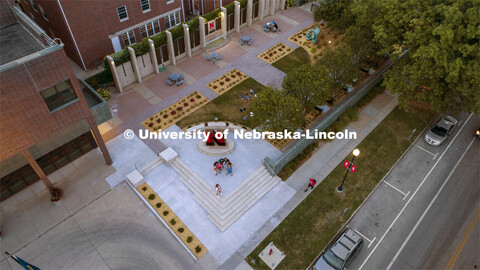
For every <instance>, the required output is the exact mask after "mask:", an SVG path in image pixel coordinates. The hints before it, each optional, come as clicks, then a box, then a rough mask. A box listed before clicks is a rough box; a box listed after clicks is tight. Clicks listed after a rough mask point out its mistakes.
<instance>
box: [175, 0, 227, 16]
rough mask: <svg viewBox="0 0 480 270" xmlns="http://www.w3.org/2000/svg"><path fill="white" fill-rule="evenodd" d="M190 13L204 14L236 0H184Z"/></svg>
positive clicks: (184, 4)
mask: <svg viewBox="0 0 480 270" xmlns="http://www.w3.org/2000/svg"><path fill="white" fill-rule="evenodd" d="M183 1H184V3H183V6H184V8H185V12H186V13H187V14H188V15H204V14H207V13H209V12H212V11H214V10H215V9H219V8H220V7H223V6H226V5H228V4H230V3H232V2H233V1H234V0H183Z"/></svg>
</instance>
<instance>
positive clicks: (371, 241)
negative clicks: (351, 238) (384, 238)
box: [352, 228, 377, 248]
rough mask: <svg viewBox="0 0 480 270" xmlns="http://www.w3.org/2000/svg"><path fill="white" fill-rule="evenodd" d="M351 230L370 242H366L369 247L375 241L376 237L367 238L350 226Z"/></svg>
mask: <svg viewBox="0 0 480 270" xmlns="http://www.w3.org/2000/svg"><path fill="white" fill-rule="evenodd" d="M352 230H354V231H355V232H356V233H358V234H360V236H361V237H363V238H365V239H366V240H367V241H368V242H370V244H368V246H367V247H368V248H370V246H371V245H372V243H373V242H375V239H377V237H374V238H373V239H372V240H370V239H368V238H367V237H366V236H365V235H363V234H361V233H360V232H359V231H357V230H355V229H353V228H352Z"/></svg>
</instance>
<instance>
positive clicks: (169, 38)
mask: <svg viewBox="0 0 480 270" xmlns="http://www.w3.org/2000/svg"><path fill="white" fill-rule="evenodd" d="M165 33H166V34H167V49H168V55H169V58H170V63H172V65H174V66H175V65H177V60H176V59H175V51H174V50H173V49H174V48H173V38H172V33H170V31H168V30H165Z"/></svg>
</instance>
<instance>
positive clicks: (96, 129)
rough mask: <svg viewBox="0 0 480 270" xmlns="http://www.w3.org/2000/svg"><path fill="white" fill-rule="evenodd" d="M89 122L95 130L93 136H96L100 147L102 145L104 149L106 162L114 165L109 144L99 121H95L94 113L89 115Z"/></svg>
mask: <svg viewBox="0 0 480 270" xmlns="http://www.w3.org/2000/svg"><path fill="white" fill-rule="evenodd" d="M87 122H88V125H89V126H90V129H91V130H92V132H93V136H94V137H95V140H96V141H97V144H98V147H100V150H101V151H102V154H103V158H104V159H105V162H106V163H107V165H112V163H113V161H112V157H110V153H109V152H108V149H107V146H106V145H105V142H104V141H103V138H102V135H101V134H100V131H99V130H98V127H97V123H95V119H94V118H93V115H92V114H90V115H89V116H88V117H87Z"/></svg>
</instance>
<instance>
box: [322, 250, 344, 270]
mask: <svg viewBox="0 0 480 270" xmlns="http://www.w3.org/2000/svg"><path fill="white" fill-rule="evenodd" d="M323 257H324V258H325V261H326V262H327V263H328V264H329V265H330V266H331V267H333V268H335V269H342V266H343V260H342V259H340V258H339V257H338V256H337V255H336V254H335V253H333V251H332V250H331V249H329V250H328V251H327V252H325V254H324V255H323Z"/></svg>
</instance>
